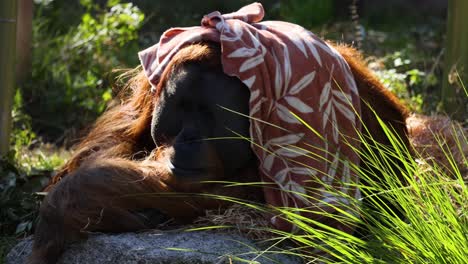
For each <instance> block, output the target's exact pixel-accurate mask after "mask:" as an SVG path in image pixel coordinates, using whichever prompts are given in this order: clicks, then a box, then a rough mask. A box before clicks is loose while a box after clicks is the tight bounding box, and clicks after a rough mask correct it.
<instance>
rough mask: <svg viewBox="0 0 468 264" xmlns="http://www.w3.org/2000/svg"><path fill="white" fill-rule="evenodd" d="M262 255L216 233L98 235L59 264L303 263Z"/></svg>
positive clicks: (21, 247) (17, 250)
mask: <svg viewBox="0 0 468 264" xmlns="http://www.w3.org/2000/svg"><path fill="white" fill-rule="evenodd" d="M31 244H32V239H31V238H28V239H25V240H23V241H21V242H19V243H18V244H17V245H16V246H15V247H14V248H13V249H12V250H11V251H10V253H9V254H8V256H7V258H6V264H13V263H14V264H17V263H18V264H20V263H24V262H25V260H26V257H27V256H28V255H29V253H30V252H31ZM261 253H262V249H261V248H260V247H259V246H258V245H255V243H253V242H252V241H249V240H247V239H245V238H243V237H241V236H236V235H231V234H222V233H217V232H208V231H202V232H182V231H179V232H164V233H162V232H159V233H155V232H153V233H140V234H135V233H126V234H118V235H106V234H96V235H92V236H91V237H90V238H89V239H88V240H86V241H83V242H80V243H75V244H72V245H70V246H69V247H68V249H67V250H66V251H65V253H64V254H63V255H62V257H61V259H60V260H59V262H58V263H59V264H78V263H80V264H81V263H88V264H98V263H99V264H117V263H119V264H130V263H132V264H136V263H138V264H144V263H154V264H178V263H197V264H199V263H200V264H212V263H213V264H214V263H217V264H218V263H219V264H222V263H262V264H263V263H285V264H298V263H302V261H301V260H299V259H297V258H294V257H291V256H287V255H284V254H272V253H268V254H261ZM236 258H239V259H242V260H244V261H242V260H239V259H236ZM245 260H247V262H245ZM248 261H256V262H248Z"/></svg>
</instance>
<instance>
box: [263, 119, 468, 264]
mask: <svg viewBox="0 0 468 264" xmlns="http://www.w3.org/2000/svg"><path fill="white" fill-rule="evenodd" d="M380 122H381V126H382V127H383V129H384V131H385V133H386V134H387V136H388V138H389V140H390V142H391V145H392V147H388V146H383V145H380V144H379V143H377V142H375V141H374V140H373V139H372V138H371V137H368V136H364V135H362V136H361V137H360V140H361V142H362V145H361V148H360V149H357V150H356V151H357V152H359V153H360V155H364V156H365V160H367V165H368V166H367V168H372V170H368V169H367V170H366V169H364V167H363V166H353V169H354V170H355V171H356V172H357V173H358V175H360V178H361V180H362V181H365V182H367V184H366V186H364V185H362V184H361V183H351V185H357V186H359V188H360V189H361V190H362V192H363V193H368V196H367V197H366V198H365V199H366V200H367V201H366V204H367V206H364V207H362V206H360V205H362V204H363V200H362V199H359V200H356V199H355V198H353V197H349V196H347V195H346V194H344V193H343V192H341V191H339V190H331V189H330V190H328V191H329V192H333V193H334V194H335V195H336V196H342V197H343V198H346V199H348V200H351V202H350V204H349V205H348V207H347V208H345V210H343V211H342V212H341V213H340V215H331V216H330V215H324V216H327V217H333V218H335V219H338V220H340V221H342V222H345V223H347V224H348V225H352V226H356V227H359V230H360V231H361V232H360V234H359V233H355V234H353V235H351V234H347V233H344V232H341V231H340V230H337V229H334V228H331V227H328V226H326V225H325V224H324V223H318V222H315V221H313V220H311V219H308V218H307V217H304V216H302V215H301V214H299V212H300V211H304V210H305V209H300V210H298V209H296V208H276V209H277V210H278V211H279V212H281V214H283V215H284V217H285V219H286V220H287V221H290V222H291V223H293V224H294V225H295V226H296V227H297V229H298V231H296V232H294V233H287V232H280V231H275V230H271V232H274V233H275V234H277V238H276V239H278V240H282V239H289V240H292V241H295V242H297V245H298V246H297V247H295V248H294V249H293V250H289V251H288V252H286V253H288V254H295V255H300V256H301V257H303V258H304V259H306V260H307V261H309V262H310V263H313V262H320V263H466V261H467V256H468V189H467V186H466V182H465V180H466V179H464V176H465V175H462V172H463V171H464V170H465V168H460V167H459V166H460V165H459V164H457V162H456V161H455V159H454V156H453V155H452V153H451V152H450V149H449V148H447V146H445V145H444V142H443V141H442V140H441V139H440V138H438V137H437V136H436V135H434V141H435V142H437V143H438V144H439V147H440V148H441V149H442V150H443V153H444V154H445V158H446V160H448V161H449V166H446V165H445V166H442V165H440V164H439V163H438V162H437V161H435V160H430V159H429V160H428V159H424V158H423V157H422V156H421V155H420V154H419V153H417V152H415V151H413V150H410V149H407V147H406V146H405V145H404V144H403V143H402V140H401V139H400V138H398V137H397V136H396V135H395V133H393V131H392V129H391V128H389V127H387V126H386V125H385V124H384V122H382V121H380ZM462 141H464V142H462ZM456 142H457V143H456V144H458V146H457V147H458V148H459V149H461V145H462V144H465V145H466V142H467V138H466V136H462V137H461V138H459V141H456ZM452 147H453V146H452ZM462 153H463V152H462ZM458 159H459V157H458ZM462 160H463V161H464V166H468V162H467V157H466V156H463V157H462ZM395 161H401V163H398V164H397V163H396V162H395ZM375 172H378V174H380V175H381V177H382V178H381V179H379V181H376V180H375V177H373V175H372V174H373V173H375ZM398 175H402V177H403V179H404V180H403V181H400V180H398ZM312 191H313V190H312ZM369 205H370V206H369ZM356 208H361V209H356ZM395 208H396V209H395ZM315 213H317V214H322V213H321V212H315ZM357 216H358V217H357ZM363 230H364V232H362V231H363Z"/></svg>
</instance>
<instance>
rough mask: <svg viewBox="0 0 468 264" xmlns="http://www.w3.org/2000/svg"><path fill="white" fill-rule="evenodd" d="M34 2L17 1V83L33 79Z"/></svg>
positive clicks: (30, 0) (26, 0) (29, 0)
mask: <svg viewBox="0 0 468 264" xmlns="http://www.w3.org/2000/svg"><path fill="white" fill-rule="evenodd" d="M33 7H34V4H33V0H17V9H18V13H17V17H16V20H17V21H18V22H17V26H16V72H15V73H16V83H17V84H18V85H20V86H21V84H22V83H23V82H24V81H26V80H28V79H30V78H31V54H32V52H31V51H32V20H33Z"/></svg>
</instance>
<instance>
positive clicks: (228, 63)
mask: <svg viewBox="0 0 468 264" xmlns="http://www.w3.org/2000/svg"><path fill="white" fill-rule="evenodd" d="M263 16H264V11H263V7H262V6H261V4H259V3H254V4H251V5H247V6H245V7H243V8H241V9H240V10H239V11H237V12H234V13H230V14H224V15H222V14H221V13H219V12H213V13H210V14H208V15H206V16H205V17H203V19H202V22H201V24H202V26H199V27H189V28H172V29H169V30H168V31H166V32H165V33H164V34H163V35H162V37H161V39H160V42H159V43H158V44H156V45H154V46H152V47H150V48H148V49H146V50H143V51H141V52H140V53H139V57H140V61H141V64H142V66H143V69H144V71H145V73H146V76H147V77H148V79H149V81H150V83H151V84H152V86H153V87H156V86H157V84H158V82H159V78H160V76H161V74H162V72H163V70H164V69H165V67H166V66H167V64H168V63H169V62H170V60H171V58H172V57H173V56H174V54H176V53H177V52H178V51H179V50H180V49H181V48H182V47H184V46H186V45H190V44H191V43H196V42H200V41H214V42H218V43H220V45H221V49H222V54H221V60H222V64H223V70H224V72H225V73H226V74H227V75H230V76H236V77H237V78H239V79H240V80H241V81H242V82H243V83H244V84H245V85H246V86H247V87H248V88H249V89H250V94H251V95H250V117H251V120H250V134H251V138H252V141H253V143H252V145H251V146H252V148H253V150H254V152H255V154H256V155H257V157H258V159H259V160H260V168H259V171H260V173H261V178H262V180H263V181H264V182H268V183H271V184H273V185H274V186H276V188H264V193H265V198H266V201H267V202H268V203H269V204H271V205H273V206H279V207H297V208H308V209H310V208H317V210H321V211H325V212H330V213H336V212H337V209H336V208H343V206H344V205H346V204H349V202H347V201H345V200H344V199H343V198H342V197H335V196H334V195H333V194H331V193H330V192H329V191H328V190H330V188H333V189H338V190H340V191H342V192H344V193H346V194H349V197H359V195H360V193H359V190H356V189H355V188H353V187H350V186H348V185H347V183H349V182H357V180H358V179H357V175H355V173H354V172H353V171H352V170H350V167H349V166H350V164H358V163H359V157H358V155H357V154H356V153H355V152H354V151H353V148H356V149H357V148H359V142H358V141H357V140H352V141H348V143H347V144H345V138H348V139H349V138H357V131H360V129H361V128H360V123H359V122H358V119H357V116H358V114H359V113H360V104H359V97H358V91H357V88H356V84H355V82H354V78H353V76H352V73H351V70H350V68H349V66H348V64H347V63H346V61H345V60H344V59H343V58H342V57H341V55H339V53H338V52H337V51H336V50H334V49H333V48H332V47H331V46H330V45H328V44H327V43H325V42H324V41H322V40H321V39H319V38H317V37H316V36H315V35H314V34H313V33H311V32H309V31H307V30H305V29H304V28H302V27H300V26H298V25H295V24H291V23H287V22H281V21H266V22H260V21H261V20H262V19H263ZM303 122H304V123H305V124H307V125H305V124H304V123H303ZM308 126H309V127H308ZM317 190H318V191H317ZM307 216H308V217H313V218H317V219H318V220H319V221H322V220H323V219H322V220H321V218H320V216H318V214H314V213H313V212H312V213H310V214H309V215H307ZM323 221H329V222H327V223H326V224H328V225H331V226H333V227H336V228H339V229H342V230H345V231H348V232H350V231H351V228H350V227H346V226H342V224H340V223H338V222H336V221H335V222H333V221H332V220H330V219H328V218H327V219H325V220H323ZM272 222H273V224H274V225H275V226H276V227H277V228H279V229H282V230H291V228H292V226H291V225H290V224H289V223H288V222H287V221H285V220H284V219H282V218H281V217H277V216H274V217H272Z"/></svg>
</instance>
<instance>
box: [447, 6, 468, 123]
mask: <svg viewBox="0 0 468 264" xmlns="http://www.w3.org/2000/svg"><path fill="white" fill-rule="evenodd" d="M467 13H468V1H467V0H449V3H448V14H447V42H446V44H445V69H444V76H443V78H444V79H443V85H442V109H443V110H444V111H445V112H446V113H447V114H448V115H449V116H450V117H452V118H453V119H457V120H461V121H464V120H465V119H468V116H467V107H468V96H467V94H466V91H464V89H463V85H464V86H465V87H467V88H468V26H467V23H468V17H467V16H466V14H467Z"/></svg>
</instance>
